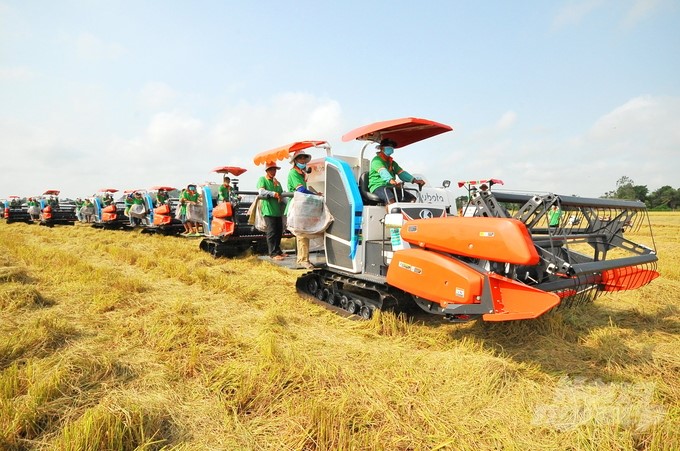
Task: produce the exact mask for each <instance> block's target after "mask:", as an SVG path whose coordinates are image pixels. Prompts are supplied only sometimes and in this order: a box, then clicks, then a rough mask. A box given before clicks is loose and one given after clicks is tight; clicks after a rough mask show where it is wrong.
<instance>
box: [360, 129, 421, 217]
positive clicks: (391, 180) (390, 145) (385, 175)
mask: <svg viewBox="0 0 680 451" xmlns="http://www.w3.org/2000/svg"><path fill="white" fill-rule="evenodd" d="M395 147H397V143H396V142H394V141H393V140H391V139H383V140H382V141H380V144H379V145H378V153H377V155H376V156H375V157H373V159H372V160H371V169H370V171H369V172H368V190H369V191H370V192H372V193H375V195H377V196H378V197H379V198H380V199H382V201H383V202H385V204H386V205H389V204H391V203H394V202H396V201H399V202H415V201H416V198H415V196H413V194H411V193H409V192H408V191H404V190H403V189H397V190H395V189H394V187H397V186H399V184H400V182H399V181H397V179H396V177H399V180H401V181H404V182H412V183H415V184H417V185H420V186H423V185H424V184H425V181H424V180H420V179H417V178H415V177H413V176H412V175H411V174H409V173H408V172H406V171H404V170H403V169H402V168H401V167H400V166H399V165H398V164H397V162H396V161H394V160H393V159H392V153H394V149H395ZM395 191H396V195H397V197H396V199H395Z"/></svg>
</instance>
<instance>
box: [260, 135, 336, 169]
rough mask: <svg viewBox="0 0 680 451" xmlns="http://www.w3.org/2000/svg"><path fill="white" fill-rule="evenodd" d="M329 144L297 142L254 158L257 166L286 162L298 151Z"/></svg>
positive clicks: (324, 142)
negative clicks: (279, 161) (280, 161)
mask: <svg viewBox="0 0 680 451" xmlns="http://www.w3.org/2000/svg"><path fill="white" fill-rule="evenodd" d="M324 144H328V142H326V141H296V142H294V143H291V144H287V145H285V146H281V147H276V148H275V149H270V150H266V151H264V152H260V153H258V154H257V155H255V156H254V157H253V162H254V163H255V164H258V165H259V164H267V163H268V162H270V161H276V160H285V159H286V158H288V157H289V155H290V154H291V153H293V152H297V151H298V150H303V149H308V148H310V147H318V146H322V145H324Z"/></svg>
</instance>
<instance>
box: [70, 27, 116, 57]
mask: <svg viewBox="0 0 680 451" xmlns="http://www.w3.org/2000/svg"><path fill="white" fill-rule="evenodd" d="M75 46H76V53H77V55H78V57H79V58H82V59H84V60H89V61H97V60H115V59H118V58H120V57H121V56H122V55H124V54H125V52H126V50H125V47H123V46H122V45H120V44H118V43H115V42H104V41H103V40H101V39H100V38H99V37H97V36H95V35H93V34H92V33H87V32H84V33H80V34H79V35H78V36H77V37H76V41H75Z"/></svg>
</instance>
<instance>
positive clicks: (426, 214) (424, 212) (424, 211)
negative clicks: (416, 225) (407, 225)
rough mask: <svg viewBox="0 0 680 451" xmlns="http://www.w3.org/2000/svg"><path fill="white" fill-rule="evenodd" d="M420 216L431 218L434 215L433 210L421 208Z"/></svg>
mask: <svg viewBox="0 0 680 451" xmlns="http://www.w3.org/2000/svg"><path fill="white" fill-rule="evenodd" d="M419 216H420V218H421V219H431V218H433V217H434V215H433V214H432V212H431V211H430V210H428V209H427V208H424V209H422V210H420V215H419Z"/></svg>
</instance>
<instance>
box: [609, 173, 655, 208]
mask: <svg viewBox="0 0 680 451" xmlns="http://www.w3.org/2000/svg"><path fill="white" fill-rule="evenodd" d="M648 193H649V188H647V185H636V184H635V182H634V181H633V179H631V178H630V177H628V176H626V175H624V176H623V177H621V178H620V179H618V180H617V181H616V189H615V190H613V191H607V192H606V193H605V194H604V196H602V197H606V198H614V199H628V200H639V201H642V202H645V201H646V200H647V194H648Z"/></svg>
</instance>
